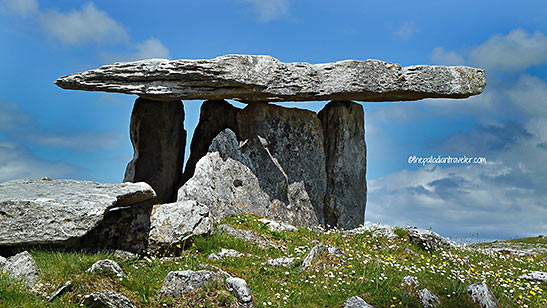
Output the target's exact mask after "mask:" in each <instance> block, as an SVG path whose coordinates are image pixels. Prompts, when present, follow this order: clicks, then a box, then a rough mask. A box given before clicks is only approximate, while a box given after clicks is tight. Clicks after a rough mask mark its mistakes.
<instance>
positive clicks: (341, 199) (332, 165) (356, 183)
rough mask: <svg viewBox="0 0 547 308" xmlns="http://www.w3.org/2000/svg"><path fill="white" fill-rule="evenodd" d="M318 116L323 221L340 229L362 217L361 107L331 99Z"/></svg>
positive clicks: (363, 159)
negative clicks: (323, 158)
mask: <svg viewBox="0 0 547 308" xmlns="http://www.w3.org/2000/svg"><path fill="white" fill-rule="evenodd" d="M318 116H319V119H320V120H321V124H322V125H323V135H324V138H325V142H324V146H325V156H326V170H327V193H326V196H325V212H324V214H325V222H326V224H328V225H330V226H331V227H333V226H337V227H340V228H344V229H351V228H355V227H358V226H359V225H360V224H362V223H363V221H364V218H365V207H366V192H367V186H366V145H365V126H364V111H363V107H362V106H361V105H360V104H357V103H354V102H351V101H332V102H330V103H328V104H327V105H326V106H325V107H324V108H323V109H322V110H321V111H320V112H319V114H318Z"/></svg>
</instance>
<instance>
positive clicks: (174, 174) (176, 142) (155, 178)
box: [124, 98, 186, 203]
mask: <svg viewBox="0 0 547 308" xmlns="http://www.w3.org/2000/svg"><path fill="white" fill-rule="evenodd" d="M130 135H131V143H132V144H133V150H134V155H133V160H131V161H130V162H129V164H128V165H127V169H126V171H125V177H124V182H146V183H148V184H149V185H150V186H152V188H154V191H155V192H156V194H157V197H156V199H155V202H156V203H168V202H173V201H175V200H176V197H177V196H176V193H177V190H178V188H179V182H180V178H181V174H182V165H183V163H184V147H185V146H186V131H185V130H184V108H183V105H182V102H180V101H167V102H157V101H153V100H148V99H144V98H138V99H137V100H136V101H135V106H134V107H133V112H132V113H131V124H130Z"/></svg>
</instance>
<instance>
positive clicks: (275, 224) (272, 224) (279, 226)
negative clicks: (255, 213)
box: [258, 218, 298, 232]
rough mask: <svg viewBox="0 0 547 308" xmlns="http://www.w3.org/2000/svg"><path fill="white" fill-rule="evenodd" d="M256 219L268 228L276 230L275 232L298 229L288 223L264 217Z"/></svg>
mask: <svg viewBox="0 0 547 308" xmlns="http://www.w3.org/2000/svg"><path fill="white" fill-rule="evenodd" d="M258 221H259V222H261V223H263V224H265V225H266V226H267V227H268V230H270V231H277V232H280V231H291V232H295V231H298V229H297V228H296V227H295V226H293V225H290V224H288V223H284V222H279V221H275V220H271V219H266V218H260V219H259V220H258Z"/></svg>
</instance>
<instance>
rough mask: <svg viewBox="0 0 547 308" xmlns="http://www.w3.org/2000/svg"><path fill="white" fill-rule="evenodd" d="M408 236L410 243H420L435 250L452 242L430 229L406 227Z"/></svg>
mask: <svg viewBox="0 0 547 308" xmlns="http://www.w3.org/2000/svg"><path fill="white" fill-rule="evenodd" d="M406 230H407V231H408V236H409V238H410V241H411V242H412V243H416V244H418V245H422V246H423V247H424V248H425V249H430V250H436V249H439V248H441V247H442V246H451V245H452V243H451V242H450V241H449V240H448V239H446V238H444V237H442V236H440V235H439V234H438V233H435V232H433V231H431V230H426V229H420V228H407V229H406Z"/></svg>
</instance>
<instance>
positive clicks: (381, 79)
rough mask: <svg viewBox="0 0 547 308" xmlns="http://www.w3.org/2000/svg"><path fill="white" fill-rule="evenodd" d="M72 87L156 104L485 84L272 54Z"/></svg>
mask: <svg viewBox="0 0 547 308" xmlns="http://www.w3.org/2000/svg"><path fill="white" fill-rule="evenodd" d="M55 83H56V84H57V85H58V86H59V87H61V88H64V89H73V90H86V91H105V92H118V93H127V94H136V95H139V96H142V97H147V98H150V99H154V100H164V101H170V100H180V99H190V100H192V99H204V100H205V99H210V100H219V99H238V100H242V101H270V102H273V101H318V100H358V101H407V100H418V99H422V98H427V97H432V98H443V97H445V98H465V97H469V96H471V95H476V94H479V93H481V92H482V91H483V90H484V87H485V86H486V76H485V73H484V70H481V69H476V68H471V67H466V66H427V65H416V66H407V67H401V66H400V65H398V64H391V63H386V62H383V61H379V60H365V61H358V60H345V61H338V62H333V63H322V64H309V63H283V62H281V61H279V60H277V59H275V58H273V57H270V56H256V55H226V56H221V57H217V58H214V59H203V60H164V59H150V60H142V61H136V62H128V63H127V62H126V63H115V64H112V65H106V66H102V67H100V68H98V69H94V70H90V71H86V72H82V73H76V74H72V75H68V76H64V77H61V78H59V79H58V80H57V81H56V82H55Z"/></svg>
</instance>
